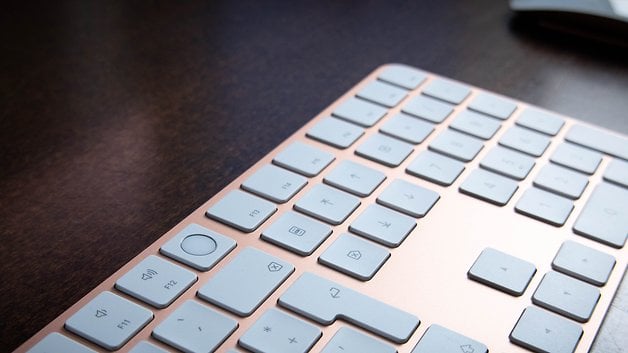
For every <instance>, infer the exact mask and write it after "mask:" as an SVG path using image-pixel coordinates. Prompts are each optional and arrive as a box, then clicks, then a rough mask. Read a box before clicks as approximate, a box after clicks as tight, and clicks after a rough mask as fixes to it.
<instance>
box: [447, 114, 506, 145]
mask: <svg viewBox="0 0 628 353" xmlns="http://www.w3.org/2000/svg"><path fill="white" fill-rule="evenodd" d="M500 126H501V124H500V123H499V121H498V120H496V119H493V118H489V117H487V116H484V115H482V114H479V113H475V112H473V111H470V110H463V111H461V112H460V113H458V116H457V117H456V119H454V121H452V122H451V124H450V125H449V127H450V128H452V129H454V130H458V131H460V132H464V133H467V134H469V135H471V136H475V137H478V138H481V139H483V140H488V139H490V138H491V137H493V135H495V133H496V132H497V130H499V128H500Z"/></svg>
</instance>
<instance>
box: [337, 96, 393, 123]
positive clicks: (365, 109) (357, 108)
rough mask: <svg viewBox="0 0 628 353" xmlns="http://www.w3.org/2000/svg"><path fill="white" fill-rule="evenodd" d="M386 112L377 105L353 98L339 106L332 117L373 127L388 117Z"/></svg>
mask: <svg viewBox="0 0 628 353" xmlns="http://www.w3.org/2000/svg"><path fill="white" fill-rule="evenodd" d="M386 112H387V110H386V108H383V107H381V106H379V105H377V104H373V103H369V102H367V101H365V100H362V99H359V98H356V97H351V98H349V99H347V100H346V101H345V102H344V103H342V104H341V105H340V106H338V108H336V110H334V112H333V113H332V115H333V116H335V117H338V118H340V119H344V120H347V121H350V122H352V123H356V124H358V125H361V126H364V127H371V126H373V125H375V123H376V122H378V121H379V119H381V118H382V117H383V116H384V115H386Z"/></svg>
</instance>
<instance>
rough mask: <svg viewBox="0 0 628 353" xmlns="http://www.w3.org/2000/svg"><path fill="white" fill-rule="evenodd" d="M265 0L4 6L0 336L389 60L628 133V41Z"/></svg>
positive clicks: (446, 12)
mask: <svg viewBox="0 0 628 353" xmlns="http://www.w3.org/2000/svg"><path fill="white" fill-rule="evenodd" d="M263 3H264V4H263V5H262V2H254V1H222V2H219V1H214V2H208V3H196V2H183V3H175V2H165V1H150V2H149V1H146V2H124V1H119V2H110V1H103V2H97V3H94V2H86V1H74V2H64V3H60V4H58V3H56V2H55V3H54V4H53V3H49V2H44V3H41V4H36V3H30V2H29V3H27V4H20V8H11V7H10V6H7V5H5V6H3V11H2V13H1V14H0V38H1V40H0V46H1V48H2V51H1V55H0V67H1V68H0V70H1V71H0V75H1V76H0V91H1V92H0V148H1V154H0V232H1V242H0V266H1V272H0V273H1V278H2V280H1V282H0V283H1V285H0V351H11V350H13V349H14V348H16V347H17V345H19V344H20V343H21V342H23V341H25V340H26V339H27V338H28V337H30V336H31V335H32V334H34V333H35V332H36V331H38V330H39V329H40V328H42V327H43V326H44V325H45V324H46V323H48V322H49V321H50V320H52V319H53V318H55V317H56V316H57V315H59V314H60V313H61V312H63V311H64V310H65V309H66V308H67V307H68V306H69V305H70V304H72V303H74V302H75V301H77V300H78V299H79V298H81V297H82V296H83V295H85V294H86V293H87V292H88V291H89V290H90V289H91V288H93V287H94V286H96V284H98V283H99V282H101V281H102V280H103V279H105V278H106V277H107V276H109V275H110V274H111V273H113V272H114V271H115V270H116V269H118V268H119V267H120V266H121V265H123V264H124V263H125V262H127V261H128V260H129V259H131V258H132V257H134V256H135V255H136V254H137V253H138V252H139V251H141V250H142V249H144V248H145V247H146V246H147V245H148V244H150V243H151V242H153V241H154V240H156V239H157V238H158V237H159V236H161V235H162V234H163V233H164V232H165V231H167V230H168V229H169V228H171V227H172V226H174V225H175V224H176V223H177V222H179V221H180V220H181V219H182V218H183V217H184V216H186V215H187V214H188V213H189V212H191V211H192V210H193V209H195V208H196V207H198V206H199V205H200V204H201V203H202V202H204V201H205V200H207V199H208V198H209V197H210V196H212V195H213V194H214V193H216V192H217V191H219V190H220V189H221V188H222V187H223V186H225V185H226V184H227V183H228V182H229V181H231V180H232V179H233V178H235V177H236V176H237V175H239V174H240V173H241V172H243V171H244V170H245V169H246V168H248V167H249V166H250V165H251V164H252V163H253V162H255V161H257V160H258V159H259V158H260V157H262V156H263V155H265V154H266V153H267V152H268V151H269V150H270V149H271V148H272V147H274V146H275V145H277V144H278V143H279V142H280V141H282V140H283V139H284V138H286V137H287V136H288V135H289V134H290V133H291V132H293V131H294V130H296V129H297V128H298V127H300V126H301V125H302V124H304V123H305V122H306V121H307V120H308V119H310V118H311V117H312V116H314V115H315V114H316V113H317V112H318V111H319V110H321V109H323V108H324V107H325V106H327V105H328V104H329V103H331V102H332V100H334V99H335V98H337V97H338V96H340V95H341V94H342V93H343V92H344V91H345V90H346V89H348V88H349V87H351V86H352V85H353V84H354V83H356V82H357V81H358V80H359V79H361V78H362V77H363V76H364V75H366V74H367V73H369V72H370V71H371V70H372V69H374V68H375V67H377V66H379V65H380V64H382V63H387V62H402V63H408V64H411V65H414V66H418V67H422V68H424V69H427V70H430V71H433V72H436V73H439V74H443V75H445V76H450V77H453V78H456V79H459V80H462V81H466V82H469V83H472V84H475V85H478V86H480V87H484V88H487V89H489V90H494V91H498V92H501V93H504V94H506V95H510V96H513V97H516V98H519V99H522V100H524V101H528V102H531V103H534V104H537V105H540V106H543V107H547V108H550V109H553V110H556V111H558V112H561V113H564V114H567V115H571V116H574V117H576V118H580V119H584V120H588V121H594V122H597V123H599V124H601V125H603V126H606V127H608V128H611V129H615V130H617V131H621V132H623V133H628V117H627V116H626V112H628V99H627V97H628V64H627V63H628V53H627V52H626V50H620V49H614V48H609V47H605V46H603V45H597V44H592V43H589V42H584V41H581V40H578V39H573V38H566V37H563V36H560V35H554V34H548V33H545V32H543V31H538V30H531V29H525V28H520V26H517V25H515V24H513V22H512V21H511V17H512V14H511V13H510V12H509V10H508V8H507V5H506V3H505V2H503V1H489V0H486V1H479V0H476V1H472V2H471V1H438V2H429V1H423V2H421V1H408V2H400V1H394V2H393V1H379V2H377V1H362V0H360V1H320V0H319V1H303V2H299V3H298V4H297V2H293V1H285V2H281V3H271V2H269V1H264V2H263ZM625 287H626V286H625V285H624V290H623V291H622V292H621V294H620V297H619V298H616V303H618V304H616V305H623V308H624V309H623V311H624V312H625V311H627V310H626V309H625V308H626V302H627V301H628V300H627V298H628V295H627V290H626V289H625ZM615 312H618V313H620V312H621V309H613V310H612V312H611V314H615ZM619 320H620V321H612V322H611V320H607V327H605V329H604V331H603V333H602V334H601V335H600V336H599V339H598V341H600V342H598V343H600V344H606V345H604V346H601V348H598V349H597V352H619V351H620V350H619V346H616V347H614V348H613V344H621V342H619V343H617V341H615V339H618V338H619V337H620V336H621V335H623V336H624V337H625V336H628V335H626V327H627V326H626V320H625V315H624V319H623V320H624V321H621V319H619ZM622 325H623V326H622ZM622 342H624V344H625V341H622ZM609 347H610V348H609ZM624 347H625V346H624Z"/></svg>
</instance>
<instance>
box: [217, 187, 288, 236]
mask: <svg viewBox="0 0 628 353" xmlns="http://www.w3.org/2000/svg"><path fill="white" fill-rule="evenodd" d="M275 211H277V206H275V204H274V203H271V202H268V201H266V200H264V199H261V198H259V197H257V196H253V195H251V194H249V193H246V192H244V191H241V190H232V191H231V192H229V193H228V194H227V195H226V196H225V197H223V198H222V199H220V200H219V201H218V202H217V203H215V204H214V205H213V206H211V207H210V208H209V209H208V210H207V212H205V214H206V215H207V217H209V218H212V219H214V220H217V221H219V222H221V223H224V224H226V225H228V226H231V227H234V228H236V229H239V230H241V231H243V232H246V233H251V232H253V231H254V230H256V229H257V228H258V227H259V226H260V225H261V224H262V223H264V221H266V220H267V219H268V217H270V216H271V215H272V214H273V213H275Z"/></svg>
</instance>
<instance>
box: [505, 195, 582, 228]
mask: <svg viewBox="0 0 628 353" xmlns="http://www.w3.org/2000/svg"><path fill="white" fill-rule="evenodd" d="M515 210H516V211H517V212H519V213H521V214H524V215H526V216H528V217H532V218H534V219H537V220H539V221H542V222H546V223H548V224H551V225H553V226H556V227H560V226H562V225H563V224H565V221H567V217H569V214H570V213H571V210H573V202H572V201H571V200H568V199H566V198H564V197H560V196H557V195H554V194H551V193H549V192H547V191H543V190H541V189H537V188H534V187H533V188H530V189H528V190H526V191H525V193H523V196H521V198H520V199H519V202H517V204H516V205H515Z"/></svg>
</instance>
